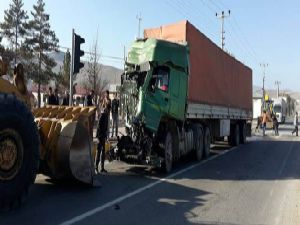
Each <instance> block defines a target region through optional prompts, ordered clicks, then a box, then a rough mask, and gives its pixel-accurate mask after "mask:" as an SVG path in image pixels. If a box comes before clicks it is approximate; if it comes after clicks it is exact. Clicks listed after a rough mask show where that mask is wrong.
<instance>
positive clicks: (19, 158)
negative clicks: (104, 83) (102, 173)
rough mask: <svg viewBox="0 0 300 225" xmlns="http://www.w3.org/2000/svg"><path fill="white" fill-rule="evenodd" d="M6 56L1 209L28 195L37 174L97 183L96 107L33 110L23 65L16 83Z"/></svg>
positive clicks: (0, 92)
mask: <svg viewBox="0 0 300 225" xmlns="http://www.w3.org/2000/svg"><path fill="white" fill-rule="evenodd" d="M7 65H8V64H7V63H5V62H4V61H2V60H1V59H0V210H9V209H11V208H15V207H17V206H19V205H20V203H22V201H23V200H24V199H25V197H26V195H27V193H28V189H29V187H30V185H31V184H32V183H34V181H35V177H36V174H38V173H42V174H45V175H47V176H49V177H50V178H52V179H55V180H60V179H76V180H79V181H81V182H83V183H87V184H92V185H95V184H96V179H95V171H94V163H93V158H92V154H91V152H92V148H93V124H94V119H95V113H96V108H95V107H68V106H46V107H43V108H38V109H31V105H30V97H29V94H28V92H27V89H26V86H25V82H24V73H23V67H22V65H21V64H19V65H18V66H17V68H16V69H15V72H14V81H13V84H12V83H11V82H9V81H7V80H5V79H3V78H2V76H3V75H5V74H7V70H8V69H7Z"/></svg>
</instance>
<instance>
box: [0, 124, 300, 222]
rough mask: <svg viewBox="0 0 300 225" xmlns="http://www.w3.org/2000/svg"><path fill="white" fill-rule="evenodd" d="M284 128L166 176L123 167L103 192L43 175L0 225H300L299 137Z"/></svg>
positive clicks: (104, 178) (115, 166)
mask: <svg viewBox="0 0 300 225" xmlns="http://www.w3.org/2000/svg"><path fill="white" fill-rule="evenodd" d="M281 128H282V130H281V132H280V135H281V136H280V137H274V136H273V133H272V131H268V132H267V134H268V137H265V138H262V137H261V136H260V133H258V134H257V136H254V137H252V138H250V139H249V140H248V142H247V144H245V145H241V146H238V147H236V148H233V149H229V147H228V146H226V145H225V144H224V143H220V144H219V145H217V146H214V148H213V150H212V151H213V154H212V156H211V158H210V159H209V160H206V161H202V162H200V163H197V162H185V163H181V164H178V165H176V169H175V171H174V173H173V174H171V175H170V176H168V177H164V176H163V175H162V174H160V173H159V172H157V171H156V170H153V169H151V168H145V167H137V166H136V167H134V166H128V165H126V164H124V163H120V162H114V163H112V164H110V165H108V167H107V168H108V170H109V173H108V174H107V175H101V176H99V179H100V181H101V182H102V187H100V188H87V187H86V186H82V185H78V184H74V183H61V184H53V183H51V181H49V180H47V179H45V177H43V176H39V177H38V179H37V181H36V183H35V184H34V185H33V187H32V189H31V191H30V196H29V199H28V200H27V202H26V203H25V204H24V205H23V206H22V207H21V208H20V209H18V210H15V211H12V212H6V213H2V214H0V224H1V225H10V224H11V225H19V224H28V225H29V224H30V225H35V224H44V225H48V224H103V225H110V224H112V225H116V224H130V225H135V224H136V225H140V224H155V225H156V224H157V225H161V224H171V225H173V224H174V225H183V224H220V225H223V224H300V200H299V199H300V180H299V178H300V142H299V141H300V137H299V138H298V137H295V136H291V134H290V132H291V129H292V125H291V124H288V125H284V126H281Z"/></svg>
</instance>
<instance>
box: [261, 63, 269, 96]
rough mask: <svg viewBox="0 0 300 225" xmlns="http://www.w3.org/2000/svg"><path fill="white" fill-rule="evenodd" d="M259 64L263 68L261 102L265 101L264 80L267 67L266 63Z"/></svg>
mask: <svg viewBox="0 0 300 225" xmlns="http://www.w3.org/2000/svg"><path fill="white" fill-rule="evenodd" d="M259 65H260V67H261V68H262V70H263V87H262V91H263V102H265V80H266V68H267V67H268V63H260V64H259Z"/></svg>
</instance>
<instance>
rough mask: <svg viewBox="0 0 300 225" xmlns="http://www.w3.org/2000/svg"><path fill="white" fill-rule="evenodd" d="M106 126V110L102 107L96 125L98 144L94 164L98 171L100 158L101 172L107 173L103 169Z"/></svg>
mask: <svg viewBox="0 0 300 225" xmlns="http://www.w3.org/2000/svg"><path fill="white" fill-rule="evenodd" d="M107 127H108V112H107V109H104V110H103V111H102V112H101V114H100V117H99V121H98V126H97V135H96V137H97V138H98V141H99V143H98V146H97V153H96V160H95V161H96V162H95V163H96V164H95V170H96V172H97V173H99V163H100V159H101V172H104V173H107V171H106V170H105V169H104V162H105V142H106V140H107V133H108V132H107Z"/></svg>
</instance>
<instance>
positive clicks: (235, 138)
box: [229, 124, 240, 146]
mask: <svg viewBox="0 0 300 225" xmlns="http://www.w3.org/2000/svg"><path fill="white" fill-rule="evenodd" d="M229 144H230V145H231V146H238V145H239V144H240V126H239V125H238V124H234V125H232V126H230V137H229Z"/></svg>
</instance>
